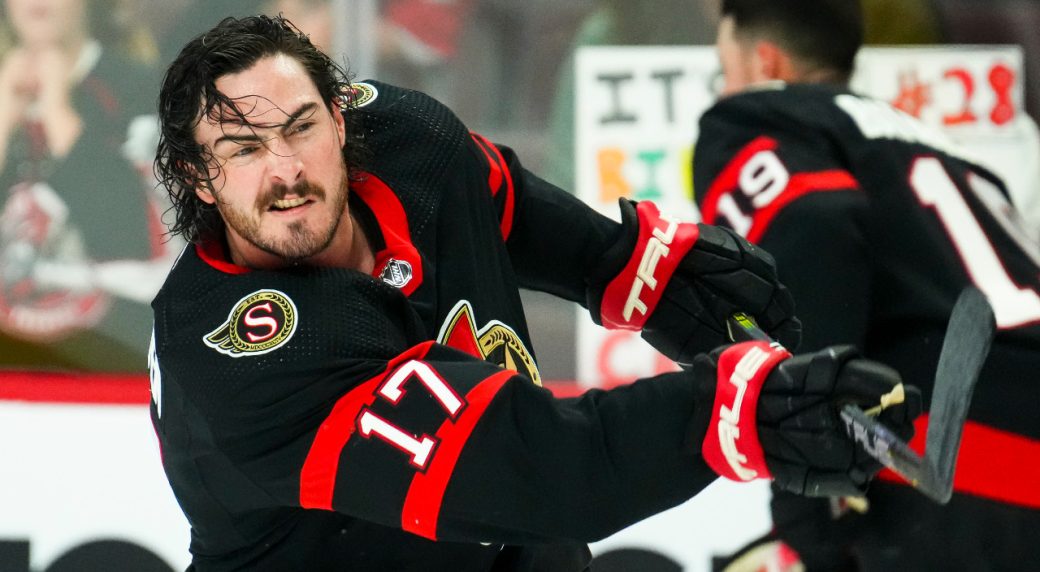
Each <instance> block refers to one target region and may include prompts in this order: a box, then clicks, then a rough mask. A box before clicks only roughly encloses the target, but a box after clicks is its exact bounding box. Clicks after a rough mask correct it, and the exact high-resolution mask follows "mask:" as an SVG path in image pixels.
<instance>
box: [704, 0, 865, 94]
mask: <svg viewBox="0 0 1040 572" xmlns="http://www.w3.org/2000/svg"><path fill="white" fill-rule="evenodd" d="M721 8H722V16H723V17H726V16H731V17H732V18H733V21H734V24H735V30H736V35H737V37H738V38H739V37H752V38H765V39H768V40H770V41H772V42H775V43H776V44H778V45H779V46H780V47H782V48H784V49H785V50H787V51H789V52H790V53H791V54H792V55H793V56H795V57H797V58H798V59H799V60H801V61H802V62H804V63H806V64H808V65H810V66H812V67H815V68H818V69H824V70H828V71H831V72H833V73H834V74H835V75H836V76H837V77H836V79H837V80H838V81H841V82H843V83H844V82H847V81H848V79H849V77H850V76H851V75H852V70H853V65H854V64H855V60H856V53H857V52H858V51H859V49H860V47H861V46H862V45H863V34H864V32H863V10H862V7H861V5H860V1H859V0H722V7H721Z"/></svg>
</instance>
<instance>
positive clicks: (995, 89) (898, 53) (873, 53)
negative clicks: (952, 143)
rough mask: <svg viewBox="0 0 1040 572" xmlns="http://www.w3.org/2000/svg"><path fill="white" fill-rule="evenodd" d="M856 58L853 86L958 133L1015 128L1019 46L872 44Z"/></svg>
mask: <svg viewBox="0 0 1040 572" xmlns="http://www.w3.org/2000/svg"><path fill="white" fill-rule="evenodd" d="M856 64H857V70H856V75H855V77H854V78H853V90H854V91H859V92H861V93H866V94H868V95H871V96H873V97H876V98H878V99H881V100H884V101H887V102H889V103H891V104H892V105H893V106H894V107H896V108H897V109H901V110H903V111H905V112H906V113H909V114H910V115H913V116H914V117H917V118H919V119H921V120H922V121H924V122H925V123H928V124H931V125H933V126H936V127H941V128H943V129H945V130H949V131H954V132H957V135H958V136H966V135H969V134H970V135H1000V134H1004V133H1005V132H1007V133H1009V134H1010V133H1014V132H1015V131H1014V126H1015V121H1014V120H1015V119H1016V117H1017V115H1018V114H1019V113H1020V112H1021V108H1022V97H1023V95H1022V83H1023V82H1022V76H1021V69H1022V53H1021V51H1019V50H1018V49H1017V48H1004V49H998V50H994V49H992V48H987V49H978V50H972V49H959V50H956V51H951V50H948V49H938V48H937V49H921V48H913V49H906V48H873V49H870V50H864V51H863V52H862V53H861V54H860V57H859V59H858V60H857V62H856Z"/></svg>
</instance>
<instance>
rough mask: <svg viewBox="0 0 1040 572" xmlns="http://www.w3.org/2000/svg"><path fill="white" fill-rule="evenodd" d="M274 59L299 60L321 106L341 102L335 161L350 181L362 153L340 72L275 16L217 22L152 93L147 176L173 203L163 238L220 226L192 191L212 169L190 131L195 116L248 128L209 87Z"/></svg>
mask: <svg viewBox="0 0 1040 572" xmlns="http://www.w3.org/2000/svg"><path fill="white" fill-rule="evenodd" d="M276 54H284V55H287V56H290V57H292V58H294V59H296V60H297V61H298V62H300V64H302V66H303V68H304V69H305V70H306V71H307V74H308V75H309V76H310V78H311V80H312V81H313V82H314V85H315V86H316V87H317V88H318V93H319V94H321V97H322V100H323V101H326V102H329V105H332V103H331V102H333V101H338V102H342V103H341V107H342V108H343V116H344V119H345V121H346V127H347V142H346V145H344V148H343V159H344V161H345V162H346V165H347V172H348V176H351V177H356V176H357V173H358V172H359V171H360V169H361V165H362V163H363V162H364V157H365V154H366V151H365V148H364V145H363V134H362V132H361V127H360V118H359V117H358V114H357V112H356V108H355V107H354V106H353V102H352V98H351V97H350V94H351V93H352V91H351V90H349V89H347V86H349V82H350V76H349V75H348V73H347V72H346V71H345V70H344V69H343V68H341V67H340V66H339V65H337V64H336V63H335V62H333V61H332V59H331V58H329V56H328V55H326V54H325V53H323V52H322V51H321V50H319V49H318V48H316V47H314V45H313V44H311V42H310V40H309V39H308V37H307V35H306V34H304V33H303V32H301V31H300V30H299V29H298V28H296V26H294V25H293V24H292V23H291V22H289V21H288V20H286V19H285V18H283V17H281V16H277V17H270V16H249V17H246V18H241V19H239V18H225V19H224V20H222V21H221V22H220V23H219V24H217V26H216V27H214V28H213V29H212V30H210V31H208V32H205V33H203V34H201V35H199V36H197V37H196V38H194V39H193V40H191V41H190V42H188V44H187V45H186V46H184V48H183V49H182V50H181V52H180V54H179V55H178V56H177V58H176V59H175V60H174V61H173V63H171V64H170V67H169V69H167V70H166V77H165V78H164V79H163V83H162V90H161V91H160V92H159V119H160V122H161V133H160V138H159V147H158V149H157V151H156V158H155V175H156V177H157V178H158V180H159V182H160V183H161V184H162V185H163V186H164V187H165V188H166V191H167V192H168V193H169V195H170V201H171V203H172V205H173V207H172V210H173V212H174V213H175V219H174V221H173V223H172V224H170V233H171V234H179V235H181V236H182V237H184V238H185V239H186V240H188V241H189V242H196V241H198V240H200V239H202V238H204V237H206V236H211V235H212V234H213V233H214V232H218V231H220V230H222V229H223V222H222V221H221V218H220V213H219V212H217V210H216V207H214V206H213V205H208V204H206V203H204V202H202V200H201V199H199V198H198V196H196V194H195V189H196V188H198V187H203V186H210V187H211V188H212V184H213V180H214V179H216V178H217V177H218V176H219V168H220V167H219V165H218V164H217V162H216V161H215V160H214V157H213V155H212V153H211V152H210V151H208V150H207V149H206V148H205V147H204V146H203V145H200V144H198V143H196V142H195V128H196V126H198V124H199V122H200V121H201V120H202V118H203V117H213V118H216V119H220V118H221V117H224V116H225V114H228V113H230V114H234V115H237V117H236V119H237V120H239V121H242V122H244V123H248V122H247V121H246V118H245V117H244V116H243V114H242V112H240V111H239V110H238V109H237V108H236V107H235V106H234V105H233V102H232V101H231V99H230V98H228V97H227V96H226V95H224V94H223V93H221V92H220V91H219V90H218V89H217V87H216V82H217V80H218V79H219V78H221V77H223V76H225V75H228V74H234V73H238V72H241V71H244V70H246V69H248V68H249V67H251V66H252V65H253V64H254V63H256V62H257V61H258V60H260V59H263V58H265V57H268V56H273V55H276ZM214 169H216V170H214Z"/></svg>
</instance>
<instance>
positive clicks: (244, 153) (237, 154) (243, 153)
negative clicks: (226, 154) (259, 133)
mask: <svg viewBox="0 0 1040 572" xmlns="http://www.w3.org/2000/svg"><path fill="white" fill-rule="evenodd" d="M256 150H257V146H256V145H243V146H240V147H239V148H238V149H237V150H235V151H234V152H233V153H231V156H232V157H233V158H242V157H248V156H250V155H252V154H253V153H255V152H256Z"/></svg>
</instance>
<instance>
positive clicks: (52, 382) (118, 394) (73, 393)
mask: <svg viewBox="0 0 1040 572" xmlns="http://www.w3.org/2000/svg"><path fill="white" fill-rule="evenodd" d="M150 400H151V392H150V389H149V384H148V376H147V375H143V374H118V373H103V374H102V373H98V374H87V373H52V372H27V371H0V401H30V402H37V403H83V404H99V405H101V404H105V405H147V404H148V402H149V401H150Z"/></svg>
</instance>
